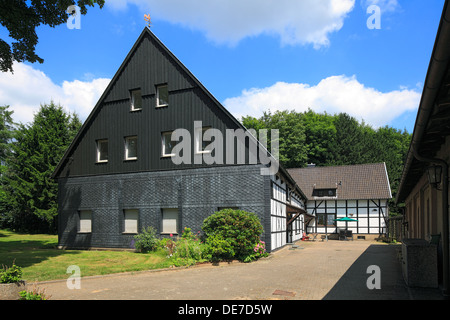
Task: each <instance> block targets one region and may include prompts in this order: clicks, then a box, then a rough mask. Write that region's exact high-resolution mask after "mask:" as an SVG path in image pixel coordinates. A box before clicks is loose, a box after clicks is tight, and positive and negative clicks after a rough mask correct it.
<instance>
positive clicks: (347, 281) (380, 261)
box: [323, 244, 443, 300]
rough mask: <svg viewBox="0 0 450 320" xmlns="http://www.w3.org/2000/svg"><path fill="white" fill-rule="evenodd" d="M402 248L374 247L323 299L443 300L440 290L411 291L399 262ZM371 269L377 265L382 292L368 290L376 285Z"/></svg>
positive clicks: (370, 247)
mask: <svg viewBox="0 0 450 320" xmlns="http://www.w3.org/2000/svg"><path fill="white" fill-rule="evenodd" d="M400 251H401V245H384V244H380V245H376V244H375V245H371V246H369V247H368V248H367V249H366V250H365V251H364V252H363V253H362V254H361V256H359V258H358V259H357V260H356V261H355V262H354V263H353V264H352V265H351V267H350V268H349V269H348V270H347V272H346V273H345V274H344V275H343V276H342V277H341V278H340V279H339V281H338V282H337V283H336V284H335V285H334V287H333V288H332V289H331V290H330V291H329V292H328V293H327V294H326V295H325V297H324V298H323V299H324V300H442V299H443V296H442V294H441V292H440V290H439V289H433V288H409V287H407V286H406V283H405V282H404V280H403V276H402V269H401V264H400V260H399V257H398V255H399V252H400ZM370 266H378V267H379V271H380V273H379V274H380V282H379V283H380V284H381V287H380V289H376V288H375V289H372V290H371V289H369V288H368V286H367V282H368V279H369V277H371V278H370V280H369V283H372V284H373V283H374V282H373V281H372V280H373V279H374V278H373V277H372V276H373V275H374V272H373V271H370V270H369V271H368V268H369V267H370Z"/></svg>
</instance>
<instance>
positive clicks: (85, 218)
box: [78, 210, 92, 233]
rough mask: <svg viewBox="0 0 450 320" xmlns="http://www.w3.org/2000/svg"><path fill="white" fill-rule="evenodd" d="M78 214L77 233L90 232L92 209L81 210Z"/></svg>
mask: <svg viewBox="0 0 450 320" xmlns="http://www.w3.org/2000/svg"><path fill="white" fill-rule="evenodd" d="M78 214H79V219H80V220H79V224H78V232H79V233H91V232H92V211H90V210H81V211H79V212H78Z"/></svg>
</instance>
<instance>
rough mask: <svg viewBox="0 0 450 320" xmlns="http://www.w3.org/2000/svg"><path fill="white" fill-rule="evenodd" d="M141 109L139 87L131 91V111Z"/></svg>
mask: <svg viewBox="0 0 450 320" xmlns="http://www.w3.org/2000/svg"><path fill="white" fill-rule="evenodd" d="M138 110H142V92H141V89H137V90H132V91H131V111H138Z"/></svg>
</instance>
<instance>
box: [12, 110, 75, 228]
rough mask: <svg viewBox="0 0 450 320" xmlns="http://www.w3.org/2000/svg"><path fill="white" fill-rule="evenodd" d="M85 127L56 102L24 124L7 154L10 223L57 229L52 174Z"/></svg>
mask: <svg viewBox="0 0 450 320" xmlns="http://www.w3.org/2000/svg"><path fill="white" fill-rule="evenodd" d="M80 127H81V122H80V120H79V119H78V117H77V116H76V115H75V114H74V115H68V114H66V113H65V111H64V110H63V108H62V107H61V106H59V105H55V104H54V103H53V102H52V103H51V104H49V105H42V106H41V108H40V110H39V112H38V113H37V114H36V115H35V116H34V121H33V123H32V124H29V125H23V124H20V125H19V127H18V129H17V130H16V132H15V135H14V141H13V142H12V143H11V154H10V156H8V157H7V161H6V165H7V170H6V172H5V176H4V180H5V184H4V186H3V187H4V191H5V193H6V198H7V202H8V207H9V208H10V211H9V223H10V226H11V227H13V228H14V229H16V230H21V231H29V232H36V231H41V232H54V231H55V216H56V215H57V211H58V206H57V184H56V182H55V181H53V180H52V178H51V174H52V173H53V170H54V169H55V167H56V166H57V164H58V162H59V161H60V159H61V157H62V155H63V154H64V152H65V150H66V148H67V147H68V145H69V144H70V142H71V141H72V139H73V138H74V136H75V134H76V132H77V131H78V129H79V128H80Z"/></svg>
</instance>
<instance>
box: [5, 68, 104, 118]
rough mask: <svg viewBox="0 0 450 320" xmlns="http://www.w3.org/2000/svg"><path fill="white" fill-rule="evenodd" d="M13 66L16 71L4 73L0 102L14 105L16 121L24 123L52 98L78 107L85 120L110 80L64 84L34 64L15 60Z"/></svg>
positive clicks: (71, 109)
mask: <svg viewBox="0 0 450 320" xmlns="http://www.w3.org/2000/svg"><path fill="white" fill-rule="evenodd" d="M13 69H14V74H11V73H7V72H2V73H0V105H2V106H3V105H10V110H13V111H14V114H13V119H14V121H15V122H21V123H24V124H25V123H27V122H32V121H33V116H34V114H35V113H36V112H37V111H38V110H39V108H40V105H41V104H46V103H50V102H51V101H53V102H55V103H57V104H58V103H59V104H61V105H62V106H63V107H64V108H65V110H66V111H68V112H74V111H75V112H76V113H77V114H78V115H79V116H80V118H81V119H82V120H84V119H86V118H87V116H88V115H89V113H90V112H91V110H92V109H93V107H94V106H95V104H96V103H97V101H98V99H99V98H100V96H101V95H102V93H103V91H104V90H105V88H106V87H107V85H108V84H109V81H110V79H102V78H100V79H92V80H90V81H85V82H83V81H79V80H75V81H71V82H70V81H64V82H63V84H62V85H61V86H60V85H57V84H55V83H54V82H53V81H52V80H51V79H50V78H49V77H48V76H47V75H46V74H45V73H43V72H42V71H39V70H37V69H34V68H33V67H32V66H29V65H26V64H23V63H15V64H14V66H13Z"/></svg>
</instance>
